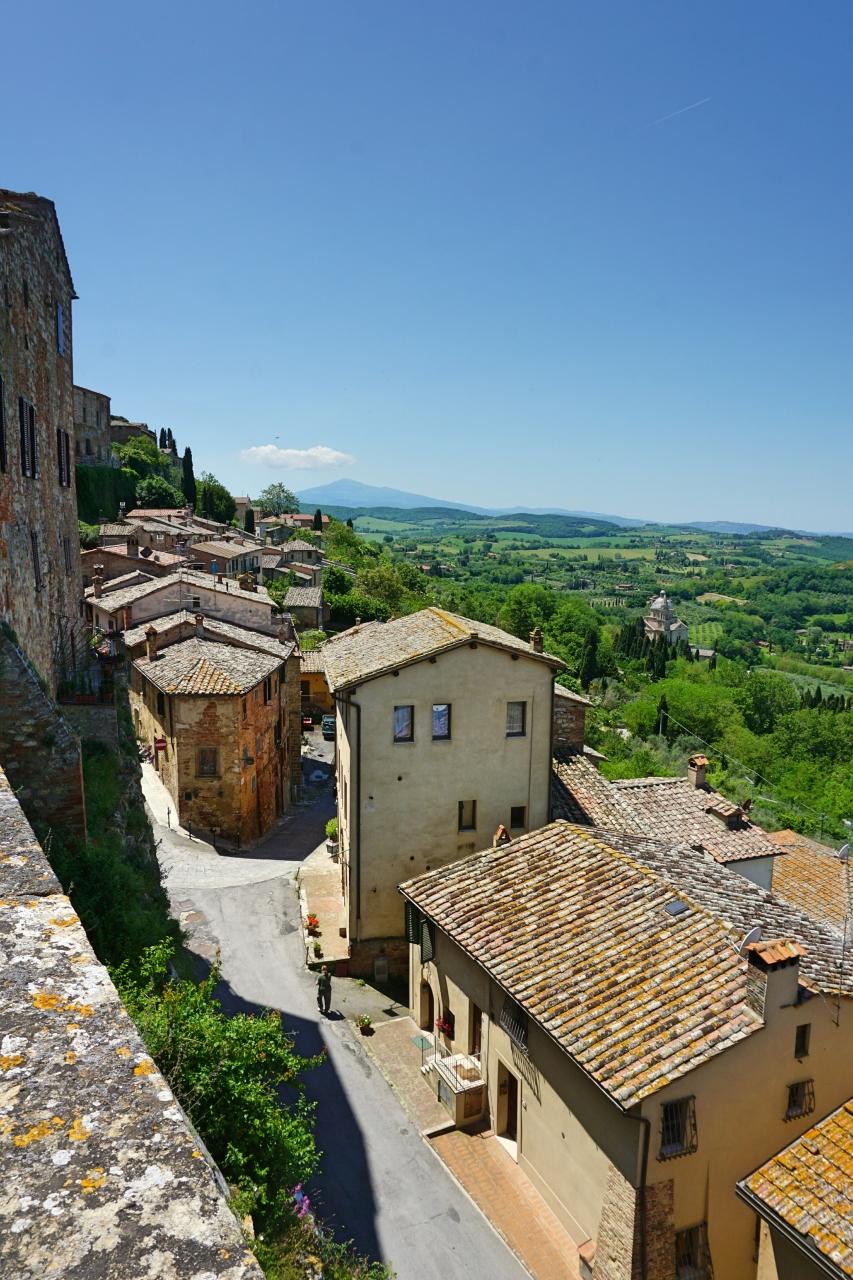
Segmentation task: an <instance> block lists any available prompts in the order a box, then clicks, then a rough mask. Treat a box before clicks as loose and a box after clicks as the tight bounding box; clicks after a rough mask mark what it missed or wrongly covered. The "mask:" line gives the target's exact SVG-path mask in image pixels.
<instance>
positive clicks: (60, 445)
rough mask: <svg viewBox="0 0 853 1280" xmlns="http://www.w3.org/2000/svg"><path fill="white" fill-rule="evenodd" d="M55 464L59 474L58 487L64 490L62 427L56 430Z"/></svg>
mask: <svg viewBox="0 0 853 1280" xmlns="http://www.w3.org/2000/svg"><path fill="white" fill-rule="evenodd" d="M56 464H57V470H58V473H59V487H60V488H61V489H64V488H65V448H64V446H63V443H62V427H57V428H56Z"/></svg>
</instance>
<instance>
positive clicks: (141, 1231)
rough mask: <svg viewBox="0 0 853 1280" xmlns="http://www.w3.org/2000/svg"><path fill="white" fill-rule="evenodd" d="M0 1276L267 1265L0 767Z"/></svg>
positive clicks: (157, 1276) (9, 1279)
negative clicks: (247, 1238)
mask: <svg viewBox="0 0 853 1280" xmlns="http://www.w3.org/2000/svg"><path fill="white" fill-rule="evenodd" d="M0 970H2V977H3V980H2V984H0V1275H2V1276H3V1277H5V1278H6V1280H30V1278H31V1277H33V1278H35V1277H38V1278H39V1280H41V1278H42V1277H50V1276H56V1277H62V1278H63V1280H84V1277H85V1280H213V1278H214V1277H217V1278H218V1277H222V1278H223V1280H262V1274H263V1273H262V1272H261V1270H260V1268H259V1266H258V1264H257V1262H256V1261H255V1259H254V1257H253V1256H252V1254H251V1253H250V1252H249V1251H248V1250H247V1249H246V1247H245V1244H244V1240H243V1236H242V1232H241V1230H240V1227H239V1225H238V1223H237V1220H236V1218H235V1217H234V1216H233V1214H232V1213H231V1210H230V1209H229V1207H228V1204H227V1201H226V1199H225V1197H224V1196H223V1194H222V1193H221V1191H220V1188H219V1185H218V1183H217V1180H216V1176H215V1174H214V1170H213V1168H212V1167H211V1165H210V1164H209V1163H208V1160H207V1158H206V1156H205V1153H204V1152H203V1151H202V1150H201V1148H200V1144H199V1143H198V1140H197V1138H195V1137H194V1136H193V1134H192V1131H191V1130H190V1127H189V1125H188V1123H187V1120H186V1117H185V1115H184V1113H183V1111H182V1110H181V1108H180V1107H179V1106H178V1104H177V1102H176V1101H175V1098H174V1096H173V1095H172V1093H171V1090H170V1089H169V1086H168V1084H167V1082H166V1080H165V1079H164V1078H163V1076H162V1075H161V1074H160V1073H159V1071H158V1070H157V1068H156V1066H155V1065H154V1063H153V1061H152V1060H151V1058H150V1057H149V1055H148V1054H147V1053H146V1051H145V1047H144V1045H143V1043H142V1041H141V1039H140V1037H139V1035H138V1033H137V1031H136V1028H135V1026H134V1024H133V1022H132V1021H131V1019H130V1017H129V1015H128V1014H127V1012H126V1011H125V1009H124V1007H123V1005H122V1003H121V1001H120V1000H119V997H118V994H117V992H116V989H115V987H114V986H113V984H112V982H111V981H110V978H109V975H108V973H107V971H106V969H105V968H104V967H103V965H101V964H100V963H99V961H98V960H97V959H96V957H95V955H94V953H93V951H92V949H91V947H90V946H89V943H88V940H87V938H86V935H85V933H84V931H83V928H82V926H81V924H80V922H79V920H78V919H77V916H76V915H75V914H74V912H73V909H72V907H71V904H70V902H69V900H68V898H67V897H66V895H65V894H64V893H63V892H62V889H61V886H60V885H59V883H58V881H57V880H56V877H55V876H54V875H53V872H52V871H51V869H50V866H49V864H48V862H47V859H46V857H45V855H44V852H43V851H42V849H41V847H40V846H39V844H38V842H37V841H36V839H35V837H34V835H33V832H32V830H31V828H30V826H29V824H28V822H27V820H26V818H25V817H24V815H23V812H22V811H21V809H20V806H19V805H18V803H17V800H16V799H15V796H14V794H13V793H12V791H11V789H10V787H9V784H8V781H7V779H6V776H5V774H4V773H3V771H2V769H0Z"/></svg>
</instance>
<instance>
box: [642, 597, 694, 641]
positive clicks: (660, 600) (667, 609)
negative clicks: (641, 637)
mask: <svg viewBox="0 0 853 1280" xmlns="http://www.w3.org/2000/svg"><path fill="white" fill-rule="evenodd" d="M643 625H644V627H645V628H646V635H647V637H648V638H649V640H657V638H658V636H663V638H664V639H665V640H666V641H667V642H668V643H669V644H678V642H679V640H686V639H687V623H686V622H682V621H681V619H680V618H679V617H677V615H676V614H675V613H674V611H673V608H672V602H671V601H670V600H669V599H668V598H667V594H666V592H665V591H661V593H660V595H657V596H655V598H654V600H652V602H651V605H650V606H649V612H648V614H647V615H646V617H644V618H643Z"/></svg>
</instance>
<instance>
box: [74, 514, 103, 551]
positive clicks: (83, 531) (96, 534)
mask: <svg viewBox="0 0 853 1280" xmlns="http://www.w3.org/2000/svg"><path fill="white" fill-rule="evenodd" d="M77 528H78V530H79V532H80V546H81V547H82V548H83V550H84V551H90V550H92V548H93V547H96V546H97V545H98V542H99V541H100V537H101V529H100V526H99V525H97V524H86V522H85V520H78V521H77Z"/></svg>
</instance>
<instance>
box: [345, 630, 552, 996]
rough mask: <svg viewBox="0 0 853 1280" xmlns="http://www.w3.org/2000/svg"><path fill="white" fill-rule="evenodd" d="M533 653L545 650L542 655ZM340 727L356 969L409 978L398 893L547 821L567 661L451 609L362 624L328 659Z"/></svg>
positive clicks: (349, 907)
mask: <svg viewBox="0 0 853 1280" xmlns="http://www.w3.org/2000/svg"><path fill="white" fill-rule="evenodd" d="M533 645H535V646H536V647H533ZM322 655H323V663H324V667H325V671H326V678H327V680H328V686H329V690H330V692H331V694H332V696H333V698H334V701H335V706H336V715H337V736H336V745H337V766H336V767H337V782H338V815H339V823H340V847H341V868H342V889H343V892H344V895H345V899H346V904H347V913H348V923H349V937H350V950H351V968H352V971H353V972H358V971H359V969H364V970H369V969H370V966H371V964H372V961H373V957H374V956H375V955H377V954H378V953H380V952H383V951H384V953H385V955H386V957H387V959H388V962H389V964H390V965H391V966H392V967H393V966H394V965H395V964H396V965H397V966H398V967H400V968H401V969H402V970H405V966H406V964H407V952H406V947H405V943H404V942H402V941H399V942H397V943H395V941H394V940H398V939H399V940H402V938H403V932H404V921H403V914H404V913H403V904H402V901H401V899H400V897H399V895H398V893H397V885H398V884H399V883H400V882H401V881H402V880H406V879H409V878H410V877H411V876H413V875H416V874H418V873H420V872H422V871H427V870H429V869H430V868H432V867H437V866H442V865H444V864H445V863H448V862H452V861H453V860H455V859H457V858H461V857H464V856H465V855H466V854H469V853H472V852H473V851H474V850H475V849H478V848H481V847H482V846H483V845H484V844H487V843H489V842H490V841H491V840H492V837H493V835H494V833H495V831H496V830H497V828H498V827H499V826H501V825H503V826H504V827H505V828H506V829H507V831H508V832H515V833H516V834H518V833H521V832H524V831H528V830H531V829H533V828H535V827H540V826H542V825H543V824H544V823H546V822H547V821H548V819H549V817H550V812H549V806H550V797H549V789H550V772H551V735H552V728H551V726H552V716H553V697H554V694H553V684H554V672H555V671H556V670H559V669H561V668H562V665H563V664H562V662H561V661H560V660H559V659H558V658H554V657H551V656H550V655H548V654H546V653H543V652H542V651H541V637H538V636H537V637H535V638H534V641H533V644H527V643H525V642H524V641H522V640H519V639H518V638H517V637H515V636H512V635H509V634H508V633H507V632H505V631H501V630H499V629H498V628H497V627H491V626H487V625H486V624H485V623H479V622H472V621H470V620H469V619H467V618H460V617H457V616H456V615H454V614H450V613H446V612H444V611H443V610H440V609H435V608H431V609H424V610H422V611H421V612H419V613H415V614H412V615H410V616H409V617H405V618H398V619H396V620H394V621H392V622H387V623H378V622H371V623H367V624H365V625H359V626H355V627H353V628H351V629H350V630H349V631H346V632H344V633H342V634H341V635H340V636H337V637H335V638H334V639H332V640H329V641H328V642H327V643H326V644H325V645H323V647H322Z"/></svg>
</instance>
